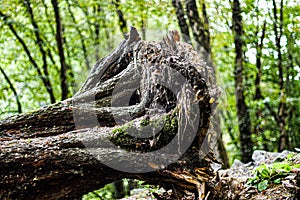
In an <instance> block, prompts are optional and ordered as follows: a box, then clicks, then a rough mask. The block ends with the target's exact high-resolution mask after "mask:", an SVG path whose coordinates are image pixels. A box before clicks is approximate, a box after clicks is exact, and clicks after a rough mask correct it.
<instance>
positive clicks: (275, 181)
mask: <svg viewBox="0 0 300 200" xmlns="http://www.w3.org/2000/svg"><path fill="white" fill-rule="evenodd" d="M273 182H274V183H276V184H280V183H281V178H278V179H275V180H274V181H273Z"/></svg>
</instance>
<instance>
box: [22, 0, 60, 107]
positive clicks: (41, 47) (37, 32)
mask: <svg viewBox="0 0 300 200" xmlns="http://www.w3.org/2000/svg"><path fill="white" fill-rule="evenodd" d="M24 2H25V6H26V9H27V12H28V13H29V15H30V21H31V24H32V26H33V28H34V34H35V37H36V41H37V44H38V46H39V50H40V52H41V54H42V59H43V72H44V75H45V79H46V80H47V82H48V83H49V87H50V88H49V90H50V91H52V93H53V88H52V85H51V81H50V79H49V73H48V63H47V55H46V51H45V50H44V45H45V43H44V41H43V40H42V39H41V36H40V29H39V27H38V24H37V22H36V21H35V19H34V14H33V11H32V5H31V3H30V0H26V1H24ZM51 103H55V98H54V95H52V96H51Z"/></svg>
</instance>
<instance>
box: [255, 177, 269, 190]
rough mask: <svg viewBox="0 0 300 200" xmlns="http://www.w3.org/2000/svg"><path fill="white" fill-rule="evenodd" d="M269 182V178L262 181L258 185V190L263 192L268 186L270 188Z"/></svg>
mask: <svg viewBox="0 0 300 200" xmlns="http://www.w3.org/2000/svg"><path fill="white" fill-rule="evenodd" d="M268 183H269V181H268V180H263V181H262V182H260V183H259V184H258V185H257V189H258V191H260V192H261V191H263V190H265V189H267V188H268Z"/></svg>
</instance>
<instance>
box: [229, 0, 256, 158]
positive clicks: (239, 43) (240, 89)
mask: <svg viewBox="0 0 300 200" xmlns="http://www.w3.org/2000/svg"><path fill="white" fill-rule="evenodd" d="M232 24H233V33H234V44H235V53H236V57H235V63H234V72H235V76H234V79H235V96H236V109H237V115H238V122H239V132H240V143H241V156H242V161H243V162H249V161H251V155H252V151H253V143H252V139H251V121H250V114H249V110H248V106H247V104H246V101H245V95H244V85H243V79H244V78H243V61H244V59H243V55H244V51H243V40H242V37H243V35H244V33H243V22H242V15H241V8H240V2H239V0H234V1H233V7H232Z"/></svg>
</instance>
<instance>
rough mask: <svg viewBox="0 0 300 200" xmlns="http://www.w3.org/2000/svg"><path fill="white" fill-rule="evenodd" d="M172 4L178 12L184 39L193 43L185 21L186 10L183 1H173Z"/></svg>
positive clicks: (177, 15)
mask: <svg viewBox="0 0 300 200" xmlns="http://www.w3.org/2000/svg"><path fill="white" fill-rule="evenodd" d="M172 4H173V6H174V8H175V10H176V17H177V20H178V24H179V28H180V31H181V33H182V38H183V40H184V41H185V42H187V43H191V38H190V31H189V26H188V24H187V22H186V19H185V15H184V9H183V6H182V4H181V0H172Z"/></svg>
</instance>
